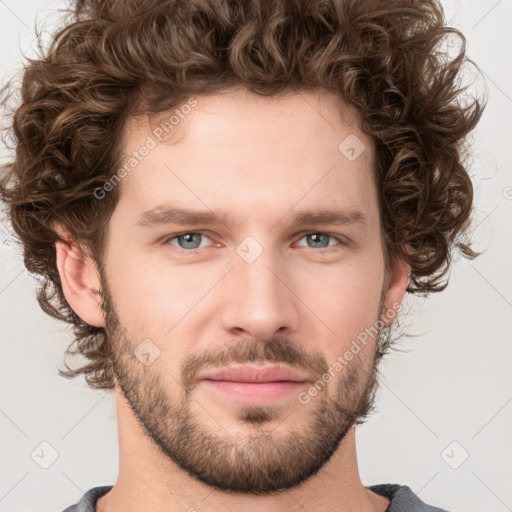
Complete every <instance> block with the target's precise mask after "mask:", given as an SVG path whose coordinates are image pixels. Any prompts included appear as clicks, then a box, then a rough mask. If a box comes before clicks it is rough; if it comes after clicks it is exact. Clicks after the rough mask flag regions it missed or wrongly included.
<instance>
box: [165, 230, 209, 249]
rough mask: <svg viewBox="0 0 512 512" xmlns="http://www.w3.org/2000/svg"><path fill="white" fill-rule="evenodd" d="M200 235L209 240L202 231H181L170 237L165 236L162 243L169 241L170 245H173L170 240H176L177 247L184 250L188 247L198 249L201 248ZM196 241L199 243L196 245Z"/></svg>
mask: <svg viewBox="0 0 512 512" xmlns="http://www.w3.org/2000/svg"><path fill="white" fill-rule="evenodd" d="M201 237H203V238H207V239H208V240H211V239H210V238H209V237H207V236H206V235H205V234H204V233H196V232H187V233H181V234H179V235H174V236H172V237H170V238H167V239H166V240H165V241H164V244H167V243H171V245H175V244H173V243H172V242H171V241H172V240H177V242H178V248H179V249H183V250H185V251H186V250H187V249H189V250H194V249H200V248H201V245H200V242H201ZM198 243H199V245H198ZM203 247H204V246H203Z"/></svg>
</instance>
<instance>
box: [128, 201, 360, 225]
mask: <svg viewBox="0 0 512 512" xmlns="http://www.w3.org/2000/svg"><path fill="white" fill-rule="evenodd" d="M293 223H294V224H295V225H315V226H318V225H327V224H332V225H337V226H344V225H350V224H359V225H367V223H368V221H367V218H366V216H365V215H364V213H363V212H361V211H358V210H347V211H342V210H326V209H311V210H304V211H301V212H298V213H296V215H295V217H294V218H293ZM166 224H176V225H186V226H199V225H210V226H213V225H219V224H224V225H226V226H232V225H233V224H234V222H233V218H232V217H231V216H229V215H227V214H226V213H224V212H220V211H218V212H214V211H199V210H189V209H185V208H178V207H173V206H172V205H169V204H168V203H164V204H161V205H157V206H155V207H153V208H151V209H150V210H146V211H145V212H143V213H142V214H141V216H140V217H139V220H138V221H137V222H136V224H135V226H141V227H153V226H159V225H166Z"/></svg>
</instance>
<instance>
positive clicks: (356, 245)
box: [99, 90, 403, 494]
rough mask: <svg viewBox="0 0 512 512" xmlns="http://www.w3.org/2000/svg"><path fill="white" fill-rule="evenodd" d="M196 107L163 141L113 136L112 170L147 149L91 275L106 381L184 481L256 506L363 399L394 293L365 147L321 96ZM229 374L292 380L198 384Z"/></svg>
mask: <svg viewBox="0 0 512 512" xmlns="http://www.w3.org/2000/svg"><path fill="white" fill-rule="evenodd" d="M196 100H197V104H196V105H195V106H194V108H192V109H188V110H190V112H188V110H187V112H188V113H187V114H186V115H183V117H180V118H179V126H177V127H176V128H175V133H174V134H173V136H172V138H170V139H168V140H165V141H160V140H159V138H158V136H157V135H156V134H159V133H160V131H158V130H157V128H158V126H157V127H156V128H155V126H154V125H151V126H150V125H149V124H148V122H147V120H146V121H143V120H138V121H132V122H130V124H129V125H128V127H127V132H126V147H125V149H126V154H127V158H128V157H129V155H132V154H133V152H134V151H138V155H139V156H140V155H141V153H142V152H144V153H145V155H144V156H143V157H141V158H140V160H138V161H137V165H136V166H135V167H134V168H133V170H132V171H131V172H130V173H129V174H127V175H126V176H125V177H124V178H123V180H122V182H121V183H120V185H118V186H121V187H122V189H121V191H122V192H121V197H120V201H119V203H118V205H117V207H116V210H115V211H114V213H113V215H112V217H111V220H110V224H109V237H108V245H107V251H106V254H105V257H104V260H103V264H102V267H101V268H100V269H99V270H100V276H101V284H102V295H103V299H104V300H103V308H104V312H105V321H106V330H107V333H108V334H109V337H110V339H111V344H112V362H113V369H114V374H115V379H116V387H117V390H118V392H120V393H122V394H123V395H124V397H125V399H126V401H127V402H128V403H129V405H130V407H131V410H132V412H133V415H134V417H135V418H136V419H137V421H138V422H139V423H140V424H141V425H142V426H143V428H144V431H145V432H146V434H147V436H148V437H149V438H150V439H151V440H152V441H153V442H154V443H155V445H156V446H157V447H158V448H159V449H160V451H161V453H162V454H163V456H165V457H167V458H168V459H169V460H172V461H173V462H174V463H175V464H177V465H178V466H179V467H180V468H182V469H183V470H184V471H186V472H188V473H189V474H190V475H192V476H193V477H194V478H197V479H198V480H200V481H202V482H204V483H206V484H208V485H210V486H212V487H214V488H217V489H221V490H230V491H235V492H240V493H252V494H266V493H270V492H273V491H276V490H278V489H287V488H292V487H294V486H297V485H299V484H300V483H302V482H303V481H305V480H306V479H307V478H309V477H310V476H312V475H314V474H315V473H316V472H318V471H319V469H320V468H322V466H323V465H324V464H326V462H327V461H328V460H329V459H330V458H331V456H332V455H333V454H334V453H335V452H336V450H337V448H338V446H339V444H340V442H341V441H342V439H343V438H344V436H345V435H346V434H347V432H348V431H349V429H350V428H351V427H352V426H353V425H354V423H355V422H356V421H357V420H360V419H362V418H364V416H365V415H366V414H367V413H368V411H369V409H370V407H371V405H372V390H373V389H374V384H375V376H376V357H375V355H376V342H377V336H376V335H375V326H376V325H378V329H377V331H378V332H380V333H381V334H382V331H380V330H379V328H382V327H385V326H386V321H384V322H383V323H380V325H379V322H378V321H379V319H382V318H383V317H382V315H384V313H385V312H387V311H388V310H390V308H391V307H392V305H391V303H390V300H391V299H392V298H393V297H395V298H396V297H397V296H398V295H397V293H394V294H393V293H391V294H386V293H385V292H387V291H389V290H390V288H389V287H388V284H387V282H385V278H386V277H387V276H385V273H384V253H383V246H382V238H381V235H380V219H379V209H378V199H377V190H376V185H375V183H374V178H373V166H374V161H373V149H372V145H371V141H370V140H369V139H368V138H367V137H366V136H365V135H364V134H363V133H362V132H361V131H360V130H359V129H358V127H357V122H356V119H357V118H356V117H355V116H354V117H351V116H352V115H353V113H352V112H351V111H350V109H348V107H346V106H345V107H343V110H342V112H343V113H344V115H343V116H341V115H340V114H339V107H338V105H339V100H338V99H337V98H336V97H335V96H334V95H331V94H330V93H322V94H320V93H313V92H308V93H306V92H303V93H301V94H290V93H289V94H286V95H281V96H277V97H259V96H256V95H254V94H252V93H249V92H244V91H242V90H238V91H231V92H230V93H229V94H228V93H223V94H215V95H211V96H204V97H198V98H196ZM148 137H150V139H151V140H153V141H155V142H156V143H155V144H153V143H151V142H149V141H150V139H148ZM347 137H349V138H348V139H347ZM344 141H345V142H344ZM148 142H149V144H148ZM340 143H341V145H340ZM363 144H364V150H363ZM144 145H146V147H148V146H151V147H150V149H149V150H148V151H139V149H140V148H141V147H142V146H144ZM359 153H360V154H359ZM354 156H356V158H354ZM137 158H138V157H137ZM162 205H165V206H162ZM171 209H173V211H170V210H171ZM177 209H185V210H194V211H196V212H204V213H206V214H212V212H214V213H215V215H213V219H207V218H206V217H205V216H203V218H200V219H196V220H197V222H195V221H194V220H193V219H192V218H190V217H187V216H186V215H184V214H183V212H181V213H179V212H177V211H176V210H177ZM320 211H324V212H330V213H333V214H337V217H335V216H331V218H328V217H329V215H324V216H321V215H318V214H319V212H320ZM148 212H149V213H148ZM306 212H309V213H311V212H313V213H315V214H317V215H305V213H306ZM303 214H304V215H303ZM391 286H394V285H393V284H391ZM402 292H403V291H402ZM400 300H401V296H400ZM395 304H396V303H395ZM394 306H395V305H393V307H394ZM368 332H370V333H371V334H370V335H369V336H368V334H366V336H364V335H362V334H363V333H368ZM363 339H364V342H363V341H362V340H363ZM354 342H355V345H354ZM355 346H357V347H358V349H355V348H354V347H355ZM350 354H351V356H350ZM240 365H249V366H252V367H254V368H259V367H263V366H265V367H267V366H280V367H284V368H287V369H291V370H293V371H295V372H296V373H297V374H298V375H299V376H300V377H301V378H300V379H298V380H299V382H293V383H292V382H280V383H276V382H274V383H273V384H265V385H263V384H247V383H245V384H238V385H236V384H233V383H232V382H231V383H227V382H221V381H217V382H212V381H209V380H203V379H202V377H203V376H204V375H205V374H206V373H208V372H211V371H215V370H219V369H222V368H226V367H228V366H229V367H233V366H240ZM319 432H322V435H318V433H319ZM205 454H207V456H205Z"/></svg>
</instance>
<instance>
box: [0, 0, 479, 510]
mask: <svg viewBox="0 0 512 512" xmlns="http://www.w3.org/2000/svg"><path fill="white" fill-rule="evenodd" d="M75 14H76V18H75V20H73V22H69V23H68V24H67V25H66V26H65V27H64V28H63V29H62V30H61V32H60V33H58V34H57V35H56V37H55V41H54V43H53V44H52V46H51V47H50V48H49V50H48V57H47V58H41V59H40V60H35V61H34V62H32V63H31V64H30V65H29V66H28V67H27V69H26V71H25V75H24V83H23V89H22V104H21V105H20V107H19V108H18V109H17V111H16V113H15V116H14V125H13V128H14V133H15V135H16V138H17V154H16V158H15V160H13V161H12V162H11V163H9V164H8V165H6V166H4V169H3V170H4V174H3V180H2V188H1V191H2V197H3V199H4V201H6V202H7V203H8V204H10V206H11V218H12V220H13V226H14V228H15V230H16V232H17V234H18V235H19V236H20V238H21V240H22V241H23V243H24V244H25V248H26V259H25V261H26V264H27V267H28V268H29V270H31V271H36V272H38V273H40V274H42V275H43V276H45V278H46V288H45V289H44V291H42V292H41V293H40V295H39V300H40V303H41V305H42V306H43V307H44V309H45V311H47V312H48V313H49V314H51V315H53V316H54V317H56V318H60V319H62V320H65V321H68V322H70V323H71V324H72V325H74V327H75V343H76V345H77V349H76V350H75V351H74V352H71V351H69V352H70V353H79V354H81V355H83V356H84V357H86V358H87V359H88V360H89V362H88V364H86V365H85V366H84V367H82V368H79V369H76V370H70V371H68V372H61V373H62V374H63V375H66V376H75V375H79V374H83V375H85V377H86V379H87V382H88V383H89V385H90V386H91V387H93V388H97V389H101V388H104V389H114V390H115V396H116V404H117V416H118V429H119V449H120V461H119V475H118V479H117V481H116V483H115V484H114V485H113V486H112V485H102V486H98V487H95V488H93V489H90V490H89V491H88V492H87V493H85V495H84V496H83V497H82V499H81V500H80V502H79V503H77V504H75V505H73V506H71V507H69V508H67V509H66V512H85V511H93V510H97V511H102V512H120V511H123V512H134V511H139V510H151V511H162V512H164V511H165V512H174V511H178V510H189V511H193V510H202V511H218V510H247V511H249V510H269V511H270V510H272V511H282V510H287V511H295V510H308V511H310V512H314V511H318V510H336V511H355V510H357V511H362V512H370V511H374V512H375V511H380V512H384V511H388V512H398V511H420V510H422V511H423V510H425V511H426V510H428V511H441V510H442V509H440V508H435V507H431V506H429V505H427V504H425V503H423V502H422V501H421V500H420V499H419V498H418V497H417V496H415V495H414V494H413V493H412V491H411V490H410V489H409V488H408V487H407V486H405V485H398V484H382V485H373V486H369V487H366V486H364V485H363V484H362V482H361V480H360V478H359V474H358V468H357V456H356V445H355V428H356V425H357V424H359V423H361V422H363V421H364V420H365V419H366V418H367V417H368V415H369V413H370V412H371V410H372V408H373V403H374V395H375V390H376V386H377V376H378V363H379V361H380V360H381V359H382V357H383V355H384V354H385V353H386V351H387V350H388V349H389V348H390V346H391V344H392V341H391V327H392V325H393V323H394V321H395V319H396V316H397V314H398V312H399V309H400V305H401V303H402V300H403V298H404V296H405V294H406V293H407V292H409V293H427V292H439V291H441V290H442V289H444V287H445V286H446V284H447V283H446V282H443V281H442V278H443V276H444V275H445V273H446V270H447V266H448V265H449V262H450V248H451V246H452V244H454V243H455V244H456V245H457V246H458V247H460V248H461V250H462V252H463V253H464V254H465V255H466V256H468V257H475V256H476V255H477V253H475V252H473V251H472V249H471V248H470V244H469V242H468V241H467V240H466V243H461V242H459V241H458V239H459V237H460V236H461V235H463V234H464V233H465V230H466V229H467V227H468V226H469V215H470V211H471V205H472V186H471V180H470V179H469V177H468V175H467V172H466V169H465V168H464V166H463V164H462V163H461V158H460V155H459V147H460V142H461V141H463V139H464V137H465V136H466V135H467V134H468V133H469V132H470V131H471V130H472V129H473V128H474V127H475V125H476V123H477V122H478V119H479V118H480V115H481V112H482V106H481V105H480V104H479V103H478V101H475V102H474V103H473V105H472V108H468V109H467V110H464V109H463V108H462V107H461V106H460V105H459V104H457V103H454V102H453V101H452V100H453V98H454V97H457V95H458V94H460V91H459V90H458V89H457V76H458V72H459V69H460V66H461V63H462V62H463V57H464V54H463V51H461V54H460V55H459V57H458V58H455V59H452V60H446V59H443V58H442V56H439V55H438V56H437V57H434V55H436V54H435V53H434V51H433V50H434V48H435V47H436V45H437V44H438V43H439V41H440V40H441V39H442V38H443V37H445V36H446V35H447V34H448V32H449V29H448V28H447V27H445V26H444V24H443V14H442V10H441V7H440V6H439V5H438V4H437V3H436V2H434V1H416V0H399V1H396V2H393V3H389V4H388V3H386V4H383V3H382V2H378V1H369V0H358V1H353V0H331V1H330V2H323V3H313V2H299V1H292V0H288V1H283V2H266V1H258V0H254V1H244V2H235V1H233V0H231V1H228V0H218V1H215V2H211V1H206V0H205V1H196V2H179V1H177V0H169V1H159V2H157V1H156V0H155V1H150V0H147V1H140V0H139V1H137V2H135V1H134V0H133V1H132V0H124V1H122V0H120V1H117V2H87V1H85V2H79V3H78V4H77V6H76V11H75ZM459 37H461V38H462V37H463V36H462V35H461V34H459ZM11 183H13V185H11ZM9 185H11V186H9ZM52 287H53V288H52Z"/></svg>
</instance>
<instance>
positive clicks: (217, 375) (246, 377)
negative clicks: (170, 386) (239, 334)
mask: <svg viewBox="0 0 512 512" xmlns="http://www.w3.org/2000/svg"><path fill="white" fill-rule="evenodd" d="M201 379H203V380H218V381H231V382H251V383H264V382H305V381H307V380H309V379H308V377H307V376H303V375H301V374H299V373H297V372H295V371H293V370H291V369H290V368H286V367H282V366H270V367H266V368H259V369H258V368H254V367H251V366H237V367H230V368H222V369H221V370H216V371H212V372H208V373H206V374H205V375H203V376H202V377H201Z"/></svg>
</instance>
